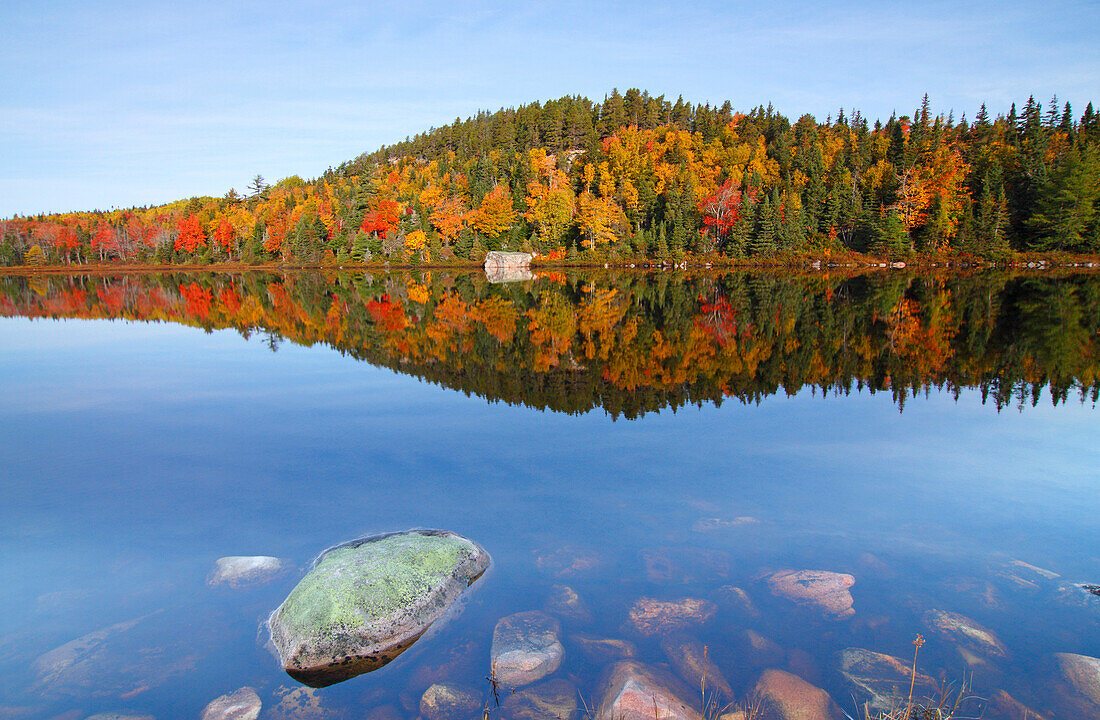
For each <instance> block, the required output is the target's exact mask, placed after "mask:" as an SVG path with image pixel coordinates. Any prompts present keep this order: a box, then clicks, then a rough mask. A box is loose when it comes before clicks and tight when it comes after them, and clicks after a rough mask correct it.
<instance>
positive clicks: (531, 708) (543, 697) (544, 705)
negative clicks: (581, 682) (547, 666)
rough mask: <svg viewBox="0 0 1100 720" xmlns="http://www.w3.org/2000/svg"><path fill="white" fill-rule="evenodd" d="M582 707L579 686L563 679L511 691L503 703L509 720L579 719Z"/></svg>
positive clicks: (504, 715)
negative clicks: (579, 702) (580, 706)
mask: <svg viewBox="0 0 1100 720" xmlns="http://www.w3.org/2000/svg"><path fill="white" fill-rule="evenodd" d="M578 709H579V708H578V706H577V688H576V687H575V686H574V685H573V683H571V682H569V681H568V680H559V679H555V680H547V681H546V682H544V683H540V684H539V685H535V686H533V687H530V688H526V689H524V690H520V691H518V692H514V693H511V694H509V695H508V696H507V697H506V698H505V699H504V702H503V703H501V706H500V710H501V716H502V717H506V718H508V719H509V720H575V719H576V717H577V715H578V712H577V711H578Z"/></svg>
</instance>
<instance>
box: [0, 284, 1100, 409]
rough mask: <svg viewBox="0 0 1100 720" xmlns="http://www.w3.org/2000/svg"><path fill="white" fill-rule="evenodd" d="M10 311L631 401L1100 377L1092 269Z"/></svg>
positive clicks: (234, 298) (536, 402) (192, 294)
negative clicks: (238, 340) (187, 329)
mask: <svg viewBox="0 0 1100 720" xmlns="http://www.w3.org/2000/svg"><path fill="white" fill-rule="evenodd" d="M0 315H2V316H5V317H32V318H90V319H113V318H125V319H129V320H140V321H170V322H176V323H182V324H186V325H191V326H197V327H202V328H204V329H206V330H208V331H209V330H215V329H225V328H234V329H236V330H238V331H239V332H240V333H241V334H243V335H245V336H246V337H247V336H251V335H254V334H257V333H263V334H265V335H266V341H267V342H268V343H269V345H270V346H271V347H272V349H276V348H277V347H278V345H279V342H281V341H282V340H284V339H285V340H287V341H290V342H294V343H297V344H300V345H307V346H309V345H315V344H318V343H320V344H324V345H328V346H331V347H333V348H335V349H337V350H339V351H340V352H342V353H345V354H347V355H350V356H352V357H354V358H356V359H358V360H365V361H367V362H369V363H371V364H373V365H377V366H381V367H387V368H390V369H392V370H394V371H397V372H400V373H405V374H408V375H413V376H416V377H418V378H420V379H423V380H427V381H430V382H433V383H438V384H439V385H442V386H444V387H448V388H452V389H456V390H460V391H463V392H466V393H468V394H476V395H478V396H481V397H484V398H486V399H487V400H491V401H504V402H507V403H520V404H524V405H527V406H531V407H535V408H540V409H547V410H552V411H555V412H566V413H582V412H587V411H590V410H593V409H596V408H602V409H603V410H605V411H606V412H607V413H609V414H610V415H612V416H613V417H625V418H635V417H639V416H641V415H643V414H645V413H647V412H653V411H659V410H662V409H665V408H677V407H681V406H683V405H685V404H688V403H692V404H704V403H713V404H716V405H718V404H721V403H722V402H723V401H725V400H727V399H730V398H734V399H737V400H739V401H741V402H746V403H747V402H760V401H761V400H763V399H764V398H766V397H767V396H769V395H773V394H776V393H779V392H785V393H788V394H793V393H796V392H798V391H800V390H802V389H804V388H807V387H810V388H813V389H814V391H815V392H816V391H819V390H820V391H822V392H825V393H840V394H847V393H850V392H853V391H862V390H867V391H870V392H889V393H891V394H892V396H893V398H894V400H895V401H896V403H897V404H898V406H899V408H902V409H903V408H904V405H905V402H906V399H907V398H909V397H913V396H915V395H918V394H920V393H923V392H928V391H931V390H933V389H942V390H946V391H948V392H951V393H955V394H956V396H957V394H958V393H959V392H960V391H961V390H962V389H964V388H976V389H979V390H980V391H981V398H982V401H983V402H991V403H994V404H995V405H996V406H997V407H998V408H1002V407H1006V406H1012V405H1016V406H1019V407H1021V408H1022V407H1026V406H1027V405H1031V404H1034V403H1037V402H1038V401H1039V400H1040V398H1041V397H1044V396H1046V397H1048V398H1049V399H1050V400H1051V401H1052V402H1053V403H1054V404H1055V405H1058V404H1059V403H1063V402H1066V401H1067V400H1069V399H1079V400H1080V401H1082V402H1091V403H1095V402H1096V400H1097V397H1098V394H1100V379H1098V375H1097V359H1098V351H1100V278H1097V277H1096V276H1093V275H1088V274H1075V275H1066V276H1062V277H1048V276H1034V275H1030V276H1029V275H1012V274H1006V273H1001V272H989V273H982V274H975V275H913V274H904V273H880V274H873V275H856V276H830V275H823V274H818V275H812V276H793V275H776V274H767V273H744V272H743V273H731V274H699V275H692V274H668V273H659V274H648V273H614V272H605V273H594V272H589V273H580V274H566V273H543V274H541V275H539V276H537V277H535V278H534V279H531V280H527V281H522V282H513V283H504V284H493V283H490V282H488V281H487V280H486V278H485V277H484V276H483V275H481V274H479V273H448V272H426V271H425V272H411V273H387V274H377V273H375V274H372V273H363V272H357V273H335V272H333V273H318V272H294V273H286V274H276V273H260V272H255V273H242V274H229V273H176V274H133V275H117V276H94V275H92V276H81V275H42V276H32V277H24V276H5V277H2V278H0ZM1044 391H1045V392H1044Z"/></svg>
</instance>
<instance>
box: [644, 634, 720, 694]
mask: <svg viewBox="0 0 1100 720" xmlns="http://www.w3.org/2000/svg"><path fill="white" fill-rule="evenodd" d="M661 650H663V651H664V653H665V655H666V656H667V657H668V661H669V662H670V663H671V664H672V667H674V668H675V669H676V673H677V674H678V675H679V676H680V677H681V678H683V679H684V681H685V682H687V684H688V685H689V686H690V687H697V688H700V690H702V688H703V678H704V677H705V678H706V693H707V699H708V700H710V699H711V698H712V697H713V696H714V695H715V694H717V695H718V698H717V699H718V701H719V702H718V706H719V707H721V706H723V705H725V704H726V703H729V702H732V701H733V697H734V696H733V688H732V687H730V684H729V681H727V680H726V677H725V675H723V674H722V671H721V670H719V669H718V666H716V665H715V664H714V660H712V659H711V658H710V656H709V653H708V651H707V647H706V646H704V645H703V643H701V642H699V641H698V640H696V639H695V638H692V637H688V636H686V635H675V636H673V637H668V638H664V639H662V640H661Z"/></svg>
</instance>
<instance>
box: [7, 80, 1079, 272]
mask: <svg viewBox="0 0 1100 720" xmlns="http://www.w3.org/2000/svg"><path fill="white" fill-rule="evenodd" d="M1098 196H1100V116H1098V114H1097V112H1096V111H1095V110H1094V109H1093V107H1092V104H1091V103H1089V105H1088V106H1087V107H1086V108H1085V110H1084V112H1083V113H1082V114H1081V115H1080V116H1077V115H1075V114H1074V112H1073V109H1072V108H1071V107H1070V105H1069V103H1064V104H1060V103H1059V102H1058V101H1057V98H1054V99H1052V100H1051V101H1050V102H1049V103H1048V104H1047V105H1046V106H1045V107H1044V106H1043V104H1042V103H1040V102H1037V101H1035V100H1034V99H1033V98H1029V99H1028V100H1027V101H1026V102H1025V103H1023V105H1022V107H1021V108H1017V106H1016V105H1015V104H1013V105H1012V107H1011V108H1010V109H1009V110H1008V111H1007V113H1002V114H999V115H996V116H995V117H994V116H991V114H990V113H989V111H988V110H987V109H986V108H985V106H982V108H981V109H980V110H979V111H978V112H977V114H976V115H975V116H974V117H973V118H972V119H969V120H968V119H967V118H966V116H961V117H959V118H957V119H956V118H954V117H953V116H952V115H951V114H946V115H945V114H942V113H940V114H934V113H933V111H932V110H931V109H930V107H929V101H928V98H927V97H925V98H924V100H923V102H921V103H920V106H919V107H918V108H916V109H915V110H914V111H913V113H912V114H911V115H901V116H894V117H891V118H889V119H888V120H886V121H885V122H882V121H875V122H874V123H873V124H872V123H871V122H870V121H869V120H868V119H867V118H865V117H863V116H862V115H861V114H860V113H859V112H845V111H844V110H840V111H838V113H837V114H836V116H835V117H829V118H826V119H825V120H824V121H819V120H817V119H815V118H813V117H812V116H810V115H803V116H802V117H800V118H798V119H797V120H795V121H793V122H792V121H791V120H790V119H788V118H786V117H784V116H782V115H780V114H779V113H777V112H775V111H774V110H773V109H772V108H771V107H770V106H769V107H766V108H765V107H757V108H754V109H751V110H748V111H747V112H737V111H735V110H734V109H733V107H732V105H731V103H729V102H726V103H725V104H723V105H722V106H721V107H712V106H710V105H693V104H691V103H688V102H684V101H683V100H682V99H677V100H676V101H675V102H670V101H669V100H667V99H666V98H664V97H663V96H662V97H652V96H650V95H648V94H647V93H644V92H641V91H638V90H629V91H627V92H626V93H625V94H623V95H620V94H619V93H618V92H613V93H611V94H610V95H609V96H607V97H605V98H604V99H603V101H602V102H600V103H593V102H591V101H590V100H588V99H585V98H582V97H564V98H561V99H559V100H552V101H548V102H545V103H532V104H530V105H524V106H522V107H519V108H509V109H502V110H499V111H497V112H493V113H490V112H482V113H479V114H478V115H477V116H476V117H472V118H468V119H466V120H465V121H463V120H459V119H456V120H455V122H454V123H453V124H452V125H449V126H446V127H442V128H434V129H432V130H429V131H427V132H424V133H421V134H419V135H417V136H415V137H413V138H411V139H408V140H406V141H404V142H401V143H398V144H396V145H393V146H391V147H383V148H381V149H379V150H377V151H375V152H372V153H368V154H364V155H361V156H359V157H358V158H355V159H354V160H351V161H349V162H346V163H344V164H343V165H341V166H339V167H338V168H335V169H330V170H329V171H327V172H326V173H325V174H324V175H323V176H322V177H320V178H317V179H316V180H312V181H305V180H302V179H301V178H298V177H291V178H287V179H284V180H281V181H279V182H278V183H276V184H275V185H273V186H268V185H267V184H266V183H265V182H264V180H263V178H262V177H260V176H257V177H256V178H255V179H254V180H253V182H252V183H251V185H250V187H249V188H248V189H247V191H246V193H245V194H240V193H238V192H236V191H235V190H231V191H229V192H228V193H226V195H225V196H224V197H220V198H213V197H203V198H191V199H188V200H180V201H177V202H174V203H170V204H168V205H163V206H157V207H151V208H133V209H129V210H115V211H111V212H98V211H97V212H79V213H67V214H58V215H48V216H35V217H15V218H11V219H7V220H3V221H0V233H2V240H0V264H5V265H22V264H27V265H44V264H58V263H105V262H120V263H146V262H154V263H208V262H219V261H235V262H246V263H272V262H286V263H292V264H304V265H315V264H330V263H339V264H351V263H371V262H383V261H385V262H393V263H412V264H418V263H426V262H451V261H465V260H475V261H476V260H478V259H480V258H481V257H482V256H483V255H484V253H485V252H486V250H489V249H499V248H508V249H527V250H531V251H535V252H537V253H540V254H541V255H543V256H545V257H546V258H547V259H548V260H550V261H554V260H564V259H574V258H575V259H578V260H582V261H583V260H591V261H600V262H607V261H612V262H615V261H619V262H626V261H633V260H635V259H637V260H643V259H648V260H668V259H680V258H683V257H694V258H697V259H705V260H715V261H718V260H721V259H724V258H748V259H761V258H769V257H775V256H780V257H782V256H785V255H792V254H798V253H807V252H815V253H833V252H837V253H842V252H845V251H857V252H865V253H870V254H873V255H877V256H879V257H892V258H904V257H912V256H914V255H915V254H920V253H935V254H943V253H967V254H973V255H977V256H980V257H983V258H987V259H1006V258H1009V257H1011V254H1012V253H1013V251H1068V252H1079V253H1096V252H1100V222H1098V216H1097V204H1098Z"/></svg>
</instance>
